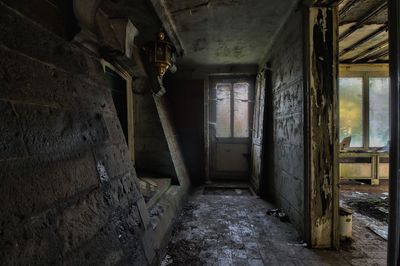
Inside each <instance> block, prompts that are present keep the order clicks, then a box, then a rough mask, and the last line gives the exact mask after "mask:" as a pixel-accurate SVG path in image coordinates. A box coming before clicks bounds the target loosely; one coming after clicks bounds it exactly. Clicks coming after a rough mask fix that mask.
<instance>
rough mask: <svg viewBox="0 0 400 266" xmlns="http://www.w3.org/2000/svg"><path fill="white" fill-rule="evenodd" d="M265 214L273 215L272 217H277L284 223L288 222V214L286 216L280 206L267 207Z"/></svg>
mask: <svg viewBox="0 0 400 266" xmlns="http://www.w3.org/2000/svg"><path fill="white" fill-rule="evenodd" d="M267 215H270V216H273V217H277V218H279V219H280V220H281V222H284V223H288V222H289V216H287V215H286V213H285V212H284V211H283V210H282V209H280V208H277V209H269V210H268V211H267Z"/></svg>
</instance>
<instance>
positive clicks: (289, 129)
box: [266, 10, 305, 232]
mask: <svg viewBox="0 0 400 266" xmlns="http://www.w3.org/2000/svg"><path fill="white" fill-rule="evenodd" d="M302 25H303V15H302V12H301V10H300V11H296V12H295V13H294V14H293V15H291V16H290V17H289V19H288V21H287V22H286V24H285V25H284V27H283V28H282V30H281V32H280V34H279V35H278V38H277V39H276V41H275V43H274V45H273V47H272V50H271V51H270V53H271V55H272V56H271V58H270V59H269V62H270V64H271V67H272V93H271V95H272V97H273V143H272V146H273V173H269V175H268V177H267V180H268V186H269V187H270V189H269V191H270V194H272V195H271V196H272V198H273V199H274V200H275V201H276V203H277V205H278V206H280V207H282V208H283V209H284V210H285V212H286V213H287V214H288V215H289V217H290V219H291V221H292V223H293V224H294V225H295V226H296V228H297V229H298V230H299V231H300V232H303V223H304V222H303V219H304V160H305V158H304V132H303V125H304V121H303V111H304V100H303V82H304V81H303V29H302ZM267 89H268V88H267ZM266 152H269V151H266Z"/></svg>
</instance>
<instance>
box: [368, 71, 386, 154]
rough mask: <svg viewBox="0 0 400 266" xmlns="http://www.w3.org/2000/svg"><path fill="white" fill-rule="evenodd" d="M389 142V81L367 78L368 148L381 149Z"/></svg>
mask: <svg viewBox="0 0 400 266" xmlns="http://www.w3.org/2000/svg"><path fill="white" fill-rule="evenodd" d="M388 140H389V79H388V78H369V146H371V147H383V146H386V145H387V142H388Z"/></svg>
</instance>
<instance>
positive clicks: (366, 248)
mask: <svg viewBox="0 0 400 266" xmlns="http://www.w3.org/2000/svg"><path fill="white" fill-rule="evenodd" d="M273 210H275V211H273ZM267 212H268V213H270V215H268V214H267ZM282 213H283V212H282V210H279V209H277V208H276V207H274V206H273V205H271V204H269V203H268V202H265V201H264V200H262V199H260V198H257V197H254V196H240V197H238V196H229V195H204V194H203V188H199V189H198V190H197V191H194V194H192V195H191V196H190V197H189V199H188V202H187V203H186V206H185V207H184V208H183V213H182V215H181V216H179V219H178V221H177V223H176V224H175V226H174V230H173V233H172V238H171V240H170V242H169V244H168V247H167V250H166V254H168V255H167V256H165V257H164V260H163V262H162V263H164V264H161V265H163V266H172V265H173V266H189V265H190V266H197V265H198V266H203V265H247V266H248V265H341V266H350V265H363V266H372V265H379V266H383V265H386V252H387V251H386V246H385V245H386V241H384V240H383V239H381V238H380V237H379V236H377V235H375V234H374V233H372V232H370V231H369V230H368V229H367V228H366V227H365V223H364V222H362V223H361V222H359V221H360V220H359V219H358V216H357V217H356V219H355V228H354V229H353V230H354V239H355V240H356V241H355V243H354V244H353V245H350V247H349V248H348V249H341V250H338V251H334V250H318V249H310V248H308V247H307V246H306V244H305V243H304V242H302V238H301V236H300V235H299V234H298V232H297V231H296V230H295V228H294V226H293V224H291V223H282V222H281V221H280V220H279V219H277V218H279V217H278V216H275V215H278V214H281V215H282ZM273 215H274V216H275V217H273ZM371 219H372V218H371Z"/></svg>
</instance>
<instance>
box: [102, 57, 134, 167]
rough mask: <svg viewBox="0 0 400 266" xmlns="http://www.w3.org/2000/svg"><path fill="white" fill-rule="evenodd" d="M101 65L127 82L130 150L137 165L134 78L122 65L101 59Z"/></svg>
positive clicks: (104, 69) (104, 70)
mask: <svg viewBox="0 0 400 266" xmlns="http://www.w3.org/2000/svg"><path fill="white" fill-rule="evenodd" d="M100 63H101V65H102V67H103V72H104V73H105V72H106V68H109V69H111V70H112V71H114V72H115V73H117V74H118V75H120V76H121V78H123V79H125V80H126V100H127V110H126V112H127V119H128V121H127V122H128V136H127V139H128V143H127V145H128V150H129V154H130V156H131V160H132V162H133V164H134V165H135V138H134V124H135V121H134V105H133V76H132V75H131V74H130V73H129V72H128V71H126V70H125V69H124V68H123V67H121V66H120V65H118V64H116V63H114V64H111V63H110V62H108V61H106V60H104V59H101V60H100Z"/></svg>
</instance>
